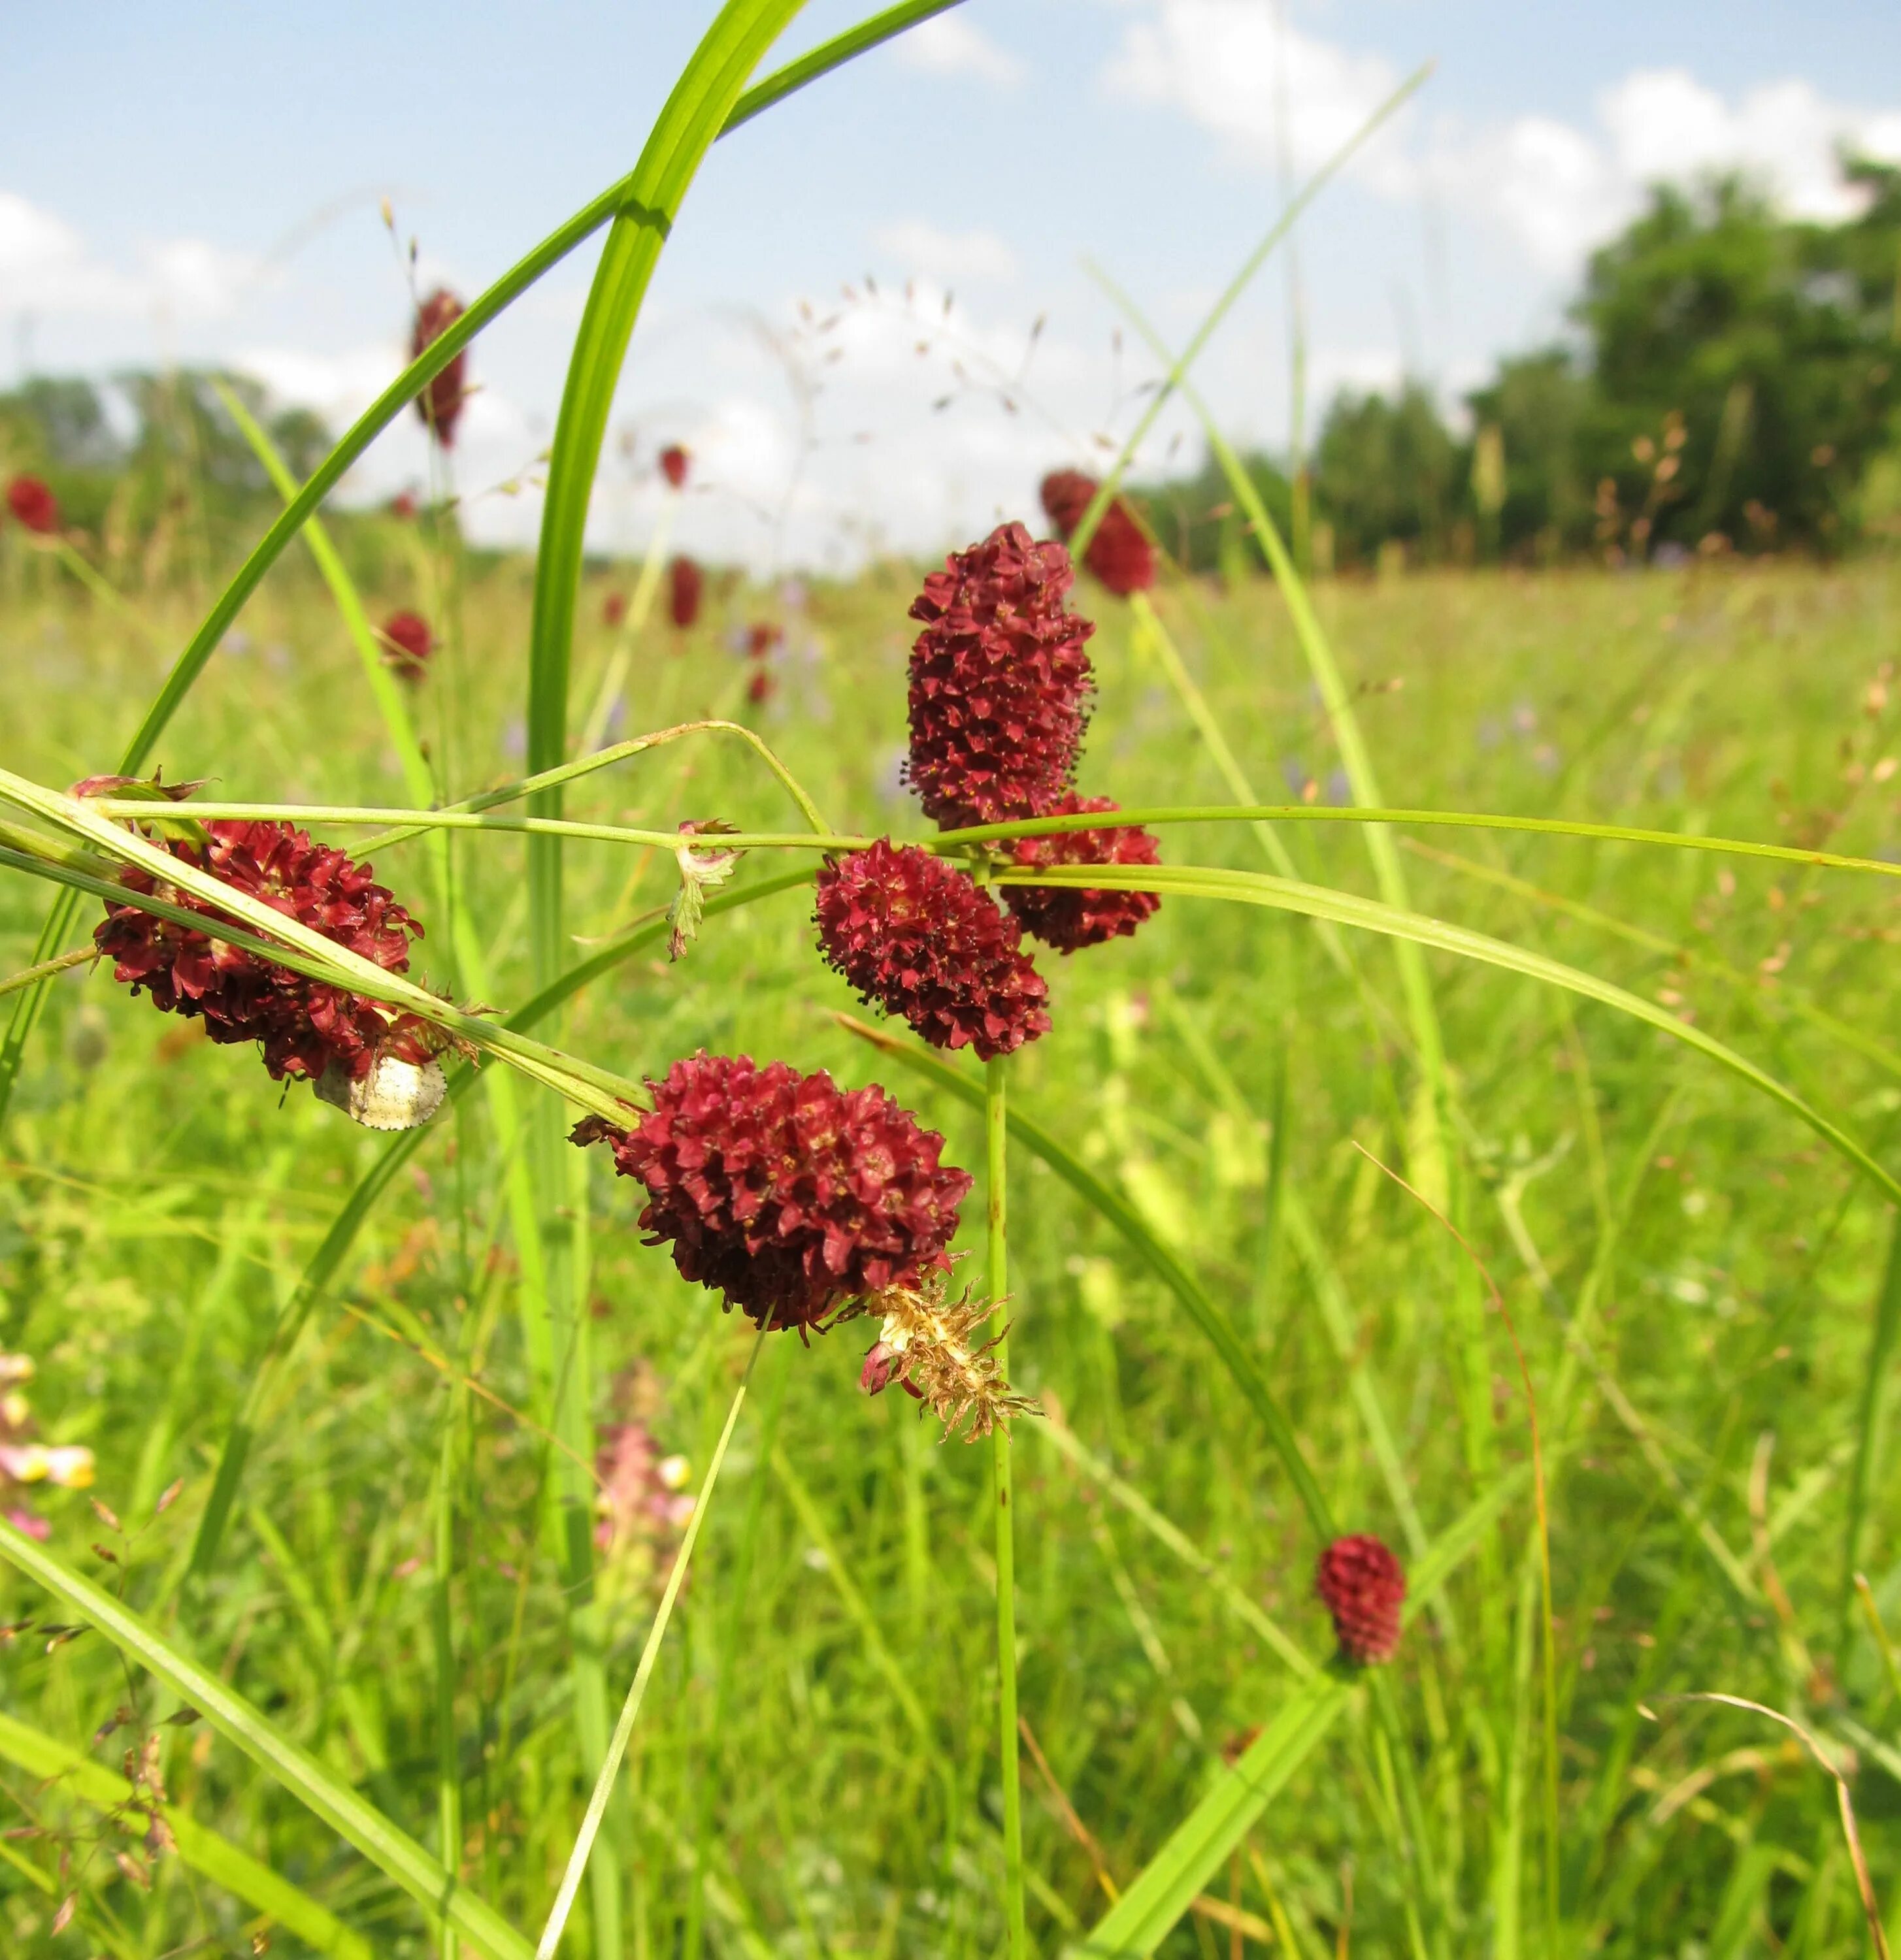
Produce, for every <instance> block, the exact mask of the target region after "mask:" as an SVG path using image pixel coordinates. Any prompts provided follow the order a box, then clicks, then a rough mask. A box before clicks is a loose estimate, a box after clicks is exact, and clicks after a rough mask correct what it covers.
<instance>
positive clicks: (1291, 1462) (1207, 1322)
mask: <svg viewBox="0 0 1901 1960" xmlns="http://www.w3.org/2000/svg"><path fill="white" fill-rule="evenodd" d="M1092 876H1093V872H1092ZM836 1019H837V1020H838V1022H839V1025H840V1026H842V1027H843V1028H845V1029H846V1030H847V1031H848V1032H849V1033H852V1034H855V1035H856V1036H858V1039H860V1040H861V1041H865V1042H870V1044H871V1045H872V1046H873V1047H874V1048H877V1050H878V1051H879V1052H880V1053H881V1054H884V1055H890V1056H891V1057H892V1058H893V1059H894V1060H896V1061H900V1062H902V1063H903V1064H904V1066H905V1067H906V1068H909V1069H910V1070H912V1071H913V1072H914V1073H915V1074H918V1075H920V1076H922V1077H924V1078H925V1080H927V1081H929V1082H933V1083H936V1084H937V1086H938V1087H939V1088H941V1089H943V1090H947V1091H948V1092H949V1093H951V1095H953V1096H956V1097H957V1099H959V1100H960V1102H962V1103H965V1104H966V1105H967V1106H969V1107H970V1108H971V1109H977V1110H981V1109H982V1107H983V1085H982V1083H980V1082H977V1081H973V1080H972V1079H971V1078H970V1076H968V1075H967V1074H965V1073H964V1072H963V1071H962V1070H961V1069H959V1068H955V1067H954V1066H953V1065H952V1064H951V1063H949V1062H947V1061H940V1060H939V1059H938V1057H937V1056H936V1055H933V1054H932V1053H931V1052H930V1050H929V1049H928V1048H921V1047H919V1045H917V1044H916V1043H915V1042H908V1041H903V1040H900V1039H898V1037H897V1036H895V1035H891V1034H889V1033H886V1032H885V1030H884V1029H881V1028H876V1027H874V1026H871V1024H870V1023H868V1022H865V1021H861V1020H856V1019H855V1018H854V1017H852V1016H851V1015H849V1014H840V1015H838V1016H837V1017H836ZM1009 1125H1010V1134H1011V1136H1013V1137H1014V1138H1016V1139H1017V1141H1018V1142H1019V1143H1021V1144H1023V1145H1024V1147H1025V1148H1026V1149H1027V1150H1030V1152H1031V1153H1032V1154H1033V1155H1034V1156H1036V1157H1040V1158H1042V1160H1043V1162H1044V1163H1046V1164H1047V1165H1049V1168H1050V1169H1052V1170H1053V1171H1054V1172H1056V1174H1057V1176H1059V1177H1060V1178H1062V1180H1063V1182H1065V1184H1067V1185H1068V1186H1069V1188H1071V1189H1072V1191H1074V1192H1075V1193H1076V1195H1077V1196H1078V1197H1079V1198H1081V1199H1082V1201H1083V1202H1084V1204H1087V1205H1088V1206H1089V1207H1090V1208H1091V1209H1092V1210H1093V1211H1096V1212H1097V1213H1098V1214H1100V1216H1101V1217H1103V1218H1104V1219H1105V1220H1107V1222H1108V1223H1110V1224H1111V1225H1113V1227H1115V1228H1116V1230H1117V1231H1118V1232H1119V1233H1121V1234H1122V1236H1123V1238H1124V1239H1126V1240H1127V1241H1128V1243H1129V1246H1130V1247H1131V1248H1132V1250H1133V1251H1134V1252H1135V1253H1136V1255H1138V1257H1139V1258H1141V1259H1142V1262H1143V1263H1144V1264H1145V1265H1147V1266H1148V1268H1149V1269H1150V1270H1151V1271H1152V1272H1153V1273H1154V1274H1155V1275H1156V1277H1157V1278H1159V1279H1160V1280H1161V1281H1162V1283H1163V1284H1164V1285H1165V1286H1166V1287H1167V1288H1168V1290H1170V1292H1171V1293H1173V1295H1174V1296H1175V1297H1176V1298H1177V1300H1180V1302H1181V1303H1182V1305H1183V1306H1184V1307H1185V1308H1186V1309H1187V1311H1188V1315H1189V1319H1192V1320H1193V1322H1194V1323H1195V1325H1196V1326H1197V1327H1199V1328H1200V1329H1201V1331H1202V1333H1203V1334H1205V1335H1206V1336H1207V1337H1208V1340H1209V1341H1211V1342H1212V1344H1213V1345H1214V1348H1215V1351H1216V1353H1218V1354H1219V1355H1220V1356H1221V1360H1222V1361H1223V1362H1224V1363H1225V1364H1226V1366H1227V1368H1228V1373H1230V1374H1231V1376H1233V1377H1234V1383H1235V1386H1237V1388H1238V1389H1240V1392H1241V1393H1242V1395H1243V1396H1244V1397H1245V1398H1246V1399H1247V1403H1248V1405H1249V1407H1250V1408H1252V1409H1253V1411H1254V1414H1255V1416H1256V1419H1257V1420H1258V1421H1259V1423H1260V1424H1261V1427H1263V1429H1264V1430H1266V1433H1267V1437H1268V1440H1269V1442H1270V1443H1272V1446H1273V1447H1274V1450H1275V1454H1276V1455H1277V1456H1278V1457H1279V1458H1280V1459H1281V1463H1282V1468H1285V1471H1286V1472H1287V1474H1288V1478H1289V1479H1290V1481H1291V1482H1292V1484H1293V1485H1294V1491H1295V1493H1296V1494H1297V1495H1298V1497H1299V1498H1300V1500H1301V1504H1302V1506H1303V1507H1304V1508H1305V1510H1306V1512H1307V1517H1308V1519H1309V1520H1310V1523H1311V1524H1312V1526H1313V1528H1314V1534H1315V1535H1316V1536H1317V1537H1320V1538H1331V1537H1333V1535H1334V1530H1333V1514H1332V1513H1331V1511H1330V1510H1329V1507H1328V1505H1327V1501H1326V1497H1324V1495H1323V1494H1322V1492H1321V1490H1320V1485H1319V1484H1318V1483H1317V1482H1316V1481H1315V1480H1314V1472H1313V1470H1312V1468H1311V1467H1310V1465H1309V1464H1308V1462H1307V1458H1306V1456H1305V1454H1304V1453H1303V1451H1302V1450H1301V1443H1300V1438H1299V1436H1298V1434H1297V1433H1296V1432H1295V1430H1294V1425H1293V1424H1292V1423H1291V1422H1290V1421H1288V1417H1287V1414H1286V1412H1285V1411H1284V1410H1283V1409H1282V1407H1281V1405H1279V1403H1278V1402H1276V1401H1275V1399H1274V1395H1273V1392H1272V1390H1271V1389H1269V1387H1268V1386H1267V1378H1266V1376H1264V1375H1263V1373H1261V1370H1260V1365H1259V1363H1258V1362H1256V1360H1255V1359H1254V1357H1253V1355H1252V1354H1250V1353H1249V1352H1248V1351H1247V1348H1245V1347H1244V1346H1243V1344H1242V1343H1241V1340H1240V1336H1239V1335H1237V1334H1236V1333H1235V1332H1234V1328H1232V1327H1231V1325H1229V1324H1228V1316H1226V1315H1225V1314H1224V1313H1222V1312H1221V1309H1220V1308H1219V1307H1218V1306H1216V1305H1215V1302H1214V1300H1213V1298H1212V1297H1211V1296H1210V1295H1209V1293H1208V1291H1207V1290H1206V1289H1205V1287H1203V1286H1202V1284H1201V1282H1200V1281H1199V1280H1197V1279H1196V1278H1195V1276H1194V1274H1193V1273H1191V1272H1190V1271H1189V1270H1188V1268H1186V1266H1185V1265H1183V1264H1182V1262H1181V1261H1180V1259H1178V1258H1176V1256H1175V1255H1174V1254H1173V1252H1170V1250H1169V1249H1168V1248H1167V1246H1164V1244H1163V1243H1162V1242H1161V1240H1160V1239H1158V1238H1157V1237H1156V1236H1155V1234H1154V1233H1153V1232H1152V1231H1151V1230H1149V1228H1148V1226H1147V1225H1146V1224H1145V1223H1143V1221H1142V1215H1141V1214H1140V1213H1139V1212H1138V1211H1136V1209H1135V1207H1134V1206H1133V1205H1132V1204H1130V1203H1129V1200H1128V1199H1127V1198H1125V1197H1123V1196H1122V1193H1121V1192H1119V1191H1117V1190H1116V1189H1114V1188H1113V1186H1111V1185H1108V1184H1106V1183H1105V1182H1103V1180H1102V1179H1100V1178H1099V1177H1098V1176H1097V1175H1096V1174H1095V1173H1094V1171H1092V1170H1091V1169H1089V1167H1088V1166H1087V1165H1086V1164H1085V1163H1083V1162H1082V1160H1081V1158H1079V1157H1077V1156H1076V1155H1075V1153H1074V1152H1073V1151H1072V1150H1070V1149H1069V1148H1068V1146H1067V1145H1065V1144H1063V1143H1062V1142H1061V1141H1059V1140H1058V1139H1057V1138H1056V1137H1055V1136H1054V1135H1052V1134H1051V1133H1050V1132H1049V1131H1048V1130H1046V1129H1045V1128H1043V1125H1041V1124H1040V1123H1039V1122H1035V1121H1034V1120H1033V1118H1030V1117H1028V1116H1026V1115H1024V1113H1023V1112H1022V1111H1021V1109H1011V1111H1010V1112H1009Z"/></svg>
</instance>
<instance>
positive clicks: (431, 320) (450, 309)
mask: <svg viewBox="0 0 1901 1960" xmlns="http://www.w3.org/2000/svg"><path fill="white" fill-rule="evenodd" d="M465 310H466V309H465V308H464V307H463V304H462V302H461V301H460V300H459V299H457V298H456V296H455V294H454V293H452V292H451V291H449V289H448V288H447V287H446V286H438V287H437V288H436V289H435V291H434V292H432V293H431V294H430V295H429V297H428V298H427V299H426V300H425V301H423V302H422V305H420V306H419V307H417V308H416V325H415V327H414V328H413V329H412V331H411V333H410V335H409V358H410V359H411V360H412V361H413V360H414V359H415V358H416V356H417V355H419V354H421V353H422V351H423V350H424V349H425V348H427V347H428V346H430V345H432V344H433V343H434V342H436V341H438V340H440V339H441V338H442V336H444V334H445V333H447V332H448V330H449V329H450V328H451V327H452V326H454V324H455V323H456V322H457V320H460V318H461V317H462V316H463V312H464V311H465ZM468 371H469V350H468V349H467V348H466V347H465V348H460V350H458V352H457V353H455V354H454V355H453V356H451V359H450V361H449V364H448V365H447V367H445V368H444V369H443V370H442V371H441V373H440V374H437V375H435V377H433V378H432V379H431V380H429V381H428V383H426V384H425V386H424V387H423V390H422V393H420V394H419V395H418V396H416V413H417V414H418V415H420V416H421V417H422V419H423V421H424V422H425V423H426V424H428V427H429V428H430V429H431V431H433V432H434V434H435V439H436V441H438V442H439V443H441V445H442V447H444V449H447V448H448V447H449V446H450V445H451V444H452V443H453V442H454V441H455V425H456V423H457V420H458V419H459V418H460V415H461V414H462V405H463V402H464V401H465V400H466V399H467V394H466V387H465V383H466V380H467V377H468Z"/></svg>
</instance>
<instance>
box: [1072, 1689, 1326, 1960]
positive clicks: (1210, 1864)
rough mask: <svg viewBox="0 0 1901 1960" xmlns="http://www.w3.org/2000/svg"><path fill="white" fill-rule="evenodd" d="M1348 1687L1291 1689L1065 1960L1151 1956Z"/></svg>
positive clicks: (1320, 1734) (1310, 1747)
mask: <svg viewBox="0 0 1901 1960" xmlns="http://www.w3.org/2000/svg"><path fill="white" fill-rule="evenodd" d="M1351 1693H1352V1687H1351V1684H1350V1682H1349V1680H1348V1679H1347V1678H1345V1677H1344V1676H1342V1675H1341V1674H1340V1673H1339V1672H1337V1671H1336V1670H1333V1669H1329V1670H1328V1671H1326V1672H1324V1673H1323V1674H1322V1675H1320V1676H1318V1677H1317V1678H1316V1679H1314V1680H1313V1681H1310V1682H1304V1683H1302V1684H1301V1686H1299V1687H1298V1688H1295V1689H1294V1691H1293V1693H1292V1694H1291V1695H1290V1696H1289V1697H1288V1699H1287V1701H1285V1702H1284V1703H1283V1704H1282V1707H1281V1708H1280V1710H1279V1712H1278V1713H1277V1714H1276V1715H1275V1717H1274V1719H1273V1720H1272V1722H1270V1723H1269V1724H1268V1725H1267V1726H1266V1728H1265V1729H1263V1730H1262V1731H1261V1733H1260V1734H1259V1736H1257V1737H1256V1739H1254V1741H1253V1743H1252V1744H1250V1746H1249V1748H1248V1749H1247V1753H1246V1754H1245V1755H1243V1757H1242V1758H1240V1761H1238V1762H1237V1763H1236V1764H1235V1765H1234V1768H1232V1769H1229V1770H1225V1771H1223V1772H1222V1773H1221V1775H1220V1776H1219V1777H1218V1778H1217V1779H1216V1780H1215V1784H1214V1787H1213V1788H1212V1789H1211V1790H1209V1791H1208V1794H1207V1795H1206V1796H1204V1797H1203V1798H1202V1800H1201V1802H1200V1803H1198V1804H1197V1805H1196V1806H1195V1808H1194V1809H1193V1810H1192V1811H1190V1812H1189V1814H1188V1815H1187V1816H1186V1818H1183V1820H1182V1822H1181V1823H1180V1825H1177V1828H1176V1829H1175V1831H1174V1833H1173V1835H1172V1836H1171V1837H1170V1838H1169V1840H1168V1841H1167V1843H1166V1844H1164V1845H1163V1847H1161V1850H1159V1851H1157V1853H1155V1855H1154V1857H1152V1858H1151V1859H1150V1860H1149V1861H1148V1863H1147V1864H1146V1865H1145V1866H1143V1867H1142V1872H1141V1873H1140V1875H1139V1876H1138V1877H1137V1878H1136V1879H1135V1881H1134V1882H1132V1884H1131V1885H1129V1887H1128V1888H1126V1890H1125V1891H1124V1892H1123V1893H1122V1897H1121V1898H1119V1900H1118V1901H1116V1904H1114V1905H1113V1907H1112V1908H1110V1911H1108V1912H1107V1914H1105V1915H1104V1916H1103V1917H1102V1918H1101V1919H1100V1920H1097V1923H1096V1924H1095V1925H1094V1927H1091V1930H1090V1932H1089V1935H1088V1937H1087V1939H1084V1940H1083V1941H1082V1942H1081V1943H1080V1944H1079V1945H1077V1946H1072V1947H1070V1948H1069V1949H1068V1955H1069V1960H1135V1956H1137V1955H1147V1954H1150V1953H1153V1952H1154V1950H1155V1949H1156V1948H1157V1947H1158V1946H1160V1945H1161V1943H1162V1942H1163V1941H1164V1939H1167V1937H1168V1936H1169V1934H1170V1932H1171V1931H1172V1930H1173V1928H1174V1927H1175V1925H1176V1923H1177V1921H1178V1920H1180V1918H1181V1917H1182V1915H1183V1914H1184V1913H1185V1912H1186V1911H1187V1910H1188V1908H1189V1905H1190V1904H1192V1903H1193V1901H1194V1900H1195V1899H1196V1898H1197V1897H1198V1896H1199V1895H1200V1894H1201V1892H1202V1891H1203V1890H1204V1889H1205V1888H1206V1886H1207V1885H1208V1881H1209V1880H1210V1879H1212V1878H1213V1877H1214V1876H1215V1873H1218V1871H1219V1870H1220V1869H1221V1866H1223V1864H1224V1863H1226V1861H1227V1859H1228V1854H1229V1853H1230V1852H1231V1851H1232V1850H1234V1847H1236V1846H1237V1844H1240V1842H1241V1841H1242V1839H1243V1838H1245V1837H1246V1836H1247V1834H1248V1833H1249V1831H1251V1830H1253V1828H1254V1826H1255V1825H1256V1823H1258V1822H1259V1820H1260V1817H1261V1813H1262V1812H1263V1811H1264V1810H1266V1808H1267V1806H1268V1805H1269V1803H1272V1801H1273V1799H1274V1798H1275V1796H1276V1795H1278V1793H1279V1792H1280V1791H1281V1790H1282V1789H1283V1788H1284V1787H1285V1786H1286V1783H1287V1782H1288V1779H1289V1778H1290V1777H1292V1776H1293V1774H1294V1772H1295V1771H1297V1770H1298V1769H1299V1768H1300V1767H1301V1764H1303V1763H1304V1762H1305V1761H1306V1760H1307V1758H1308V1757H1309V1756H1310V1755H1312V1754H1313V1753H1314V1750H1315V1749H1316V1748H1318V1747H1319V1746H1320V1743H1321V1742H1323V1741H1324V1740H1325V1739H1326V1733H1327V1731H1328V1730H1329V1729H1331V1728H1332V1727H1333V1724H1334V1723H1335V1722H1336V1721H1337V1720H1339V1717H1340V1715H1341V1713H1342V1711H1343V1710H1345V1707H1346V1705H1347V1702H1348V1700H1349V1697H1350V1695H1351Z"/></svg>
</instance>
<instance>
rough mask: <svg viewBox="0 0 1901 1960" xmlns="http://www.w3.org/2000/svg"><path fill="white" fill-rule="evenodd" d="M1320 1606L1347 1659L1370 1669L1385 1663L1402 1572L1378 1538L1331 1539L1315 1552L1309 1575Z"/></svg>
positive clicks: (1402, 1594)
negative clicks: (1317, 1558) (1317, 1556)
mask: <svg viewBox="0 0 1901 1960" xmlns="http://www.w3.org/2000/svg"><path fill="white" fill-rule="evenodd" d="M1314 1589H1315V1590H1316V1591H1317V1593H1319V1594H1320V1602H1321V1604H1322V1605H1324V1606H1325V1607H1326V1610H1327V1611H1328V1612H1329V1613H1331V1614H1332V1615H1333V1631H1334V1634H1335V1635H1336V1637H1337V1638H1338V1639H1339V1643H1340V1651H1341V1652H1342V1653H1344V1654H1345V1656H1346V1657H1347V1658H1348V1659H1349V1660H1351V1661H1355V1662H1357V1663H1359V1665H1360V1666H1363V1667H1364V1666H1371V1665H1372V1664H1373V1663H1375V1662H1378V1661H1384V1660H1390V1659H1392V1658H1393V1654H1394V1653H1395V1652H1396V1650H1397V1649H1398V1647H1399V1608H1401V1607H1402V1606H1403V1605H1405V1603H1406V1574H1405V1573H1404V1572H1403V1571H1402V1570H1400V1567H1399V1561H1398V1560H1397V1559H1396V1558H1394V1557H1393V1554H1392V1553H1391V1552H1390V1551H1388V1550H1387V1548H1386V1547H1385V1545H1384V1544H1382V1543H1381V1542H1380V1540H1379V1539H1378V1538H1372V1537H1370V1536H1365V1535H1359V1536H1355V1537H1352V1538H1336V1539H1335V1540H1334V1541H1333V1543H1332V1544H1331V1545H1329V1546H1328V1547H1327V1548H1326V1551H1323V1552H1322V1553H1321V1554H1320V1570H1318V1572H1317V1573H1316V1574H1315V1575H1314Z"/></svg>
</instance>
